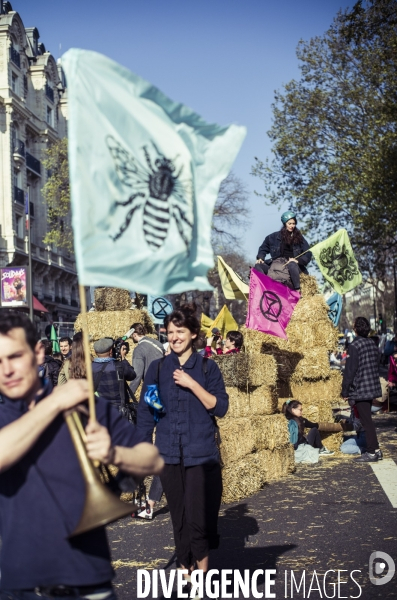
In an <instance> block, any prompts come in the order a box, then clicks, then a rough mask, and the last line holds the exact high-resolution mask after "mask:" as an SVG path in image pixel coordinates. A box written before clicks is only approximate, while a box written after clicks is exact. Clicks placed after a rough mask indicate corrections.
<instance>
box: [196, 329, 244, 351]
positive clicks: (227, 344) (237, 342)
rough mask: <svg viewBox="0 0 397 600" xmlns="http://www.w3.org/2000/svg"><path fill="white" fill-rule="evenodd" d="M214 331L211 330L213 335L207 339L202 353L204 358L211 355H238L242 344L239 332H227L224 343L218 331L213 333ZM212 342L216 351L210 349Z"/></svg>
mask: <svg viewBox="0 0 397 600" xmlns="http://www.w3.org/2000/svg"><path fill="white" fill-rule="evenodd" d="M214 329H215V328H214ZM214 329H213V330H212V333H213V334H214V335H213V336H212V337H209V338H207V346H206V348H205V351H204V356H206V357H207V358H210V357H211V356H212V355H213V354H217V355H221V354H238V353H239V352H240V350H241V348H242V345H243V342H244V338H243V334H242V333H240V332H239V331H229V332H228V333H227V335H226V339H225V341H224V342H223V340H222V336H221V334H220V331H219V329H218V330H217V331H214ZM214 340H215V344H216V350H214V349H213V348H212V347H211V346H212V342H213V341H214ZM222 346H223V347H222Z"/></svg>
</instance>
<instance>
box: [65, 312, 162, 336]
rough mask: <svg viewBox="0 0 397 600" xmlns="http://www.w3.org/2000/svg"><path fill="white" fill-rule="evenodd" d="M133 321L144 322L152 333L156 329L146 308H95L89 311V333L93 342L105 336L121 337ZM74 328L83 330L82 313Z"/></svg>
mask: <svg viewBox="0 0 397 600" xmlns="http://www.w3.org/2000/svg"><path fill="white" fill-rule="evenodd" d="M132 323H142V325H144V326H145V327H146V329H147V331H148V332H149V333H150V334H152V333H153V331H154V326H153V322H152V320H151V318H150V316H149V313H148V312H147V311H146V310H138V309H137V308H135V309H132V310H116V311H112V312H110V311H106V312H103V311H96V310H95V311H93V312H88V313H87V326H88V333H89V336H90V340H91V341H93V342H95V341H96V340H99V339H101V338H103V337H112V338H118V337H121V336H123V335H124V334H125V333H126V332H127V331H128V330H129V329H130V327H131V325H132ZM74 328H75V331H81V330H82V321H81V314H80V315H78V317H77V319H76V323H75V325H74Z"/></svg>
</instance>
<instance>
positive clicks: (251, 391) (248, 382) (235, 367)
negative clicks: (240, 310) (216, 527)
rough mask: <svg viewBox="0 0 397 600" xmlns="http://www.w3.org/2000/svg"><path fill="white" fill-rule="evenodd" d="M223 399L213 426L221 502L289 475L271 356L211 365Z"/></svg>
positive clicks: (290, 462) (284, 426) (289, 451)
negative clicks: (219, 464) (216, 429)
mask: <svg viewBox="0 0 397 600" xmlns="http://www.w3.org/2000/svg"><path fill="white" fill-rule="evenodd" d="M214 360H215V361H216V362H217V363H218V365H219V368H220V370H221V372H222V374H223V378H224V381H225V385H226V390H227V392H228V394H229V410H228V412H227V414H226V416H225V417H224V418H223V419H220V420H219V421H218V425H219V428H220V435H221V456H222V461H223V463H224V468H223V471H222V478H223V497H222V500H223V502H234V501H237V500H240V499H241V498H245V497H247V496H249V495H250V494H253V493H254V492H256V491H258V490H259V489H260V488H261V487H262V486H263V485H264V483H266V482H267V481H270V480H277V479H280V478H281V477H283V476H285V475H287V474H288V473H291V472H292V471H293V469H294V455H293V450H292V446H291V444H290V443H289V439H288V431H287V424H286V420H285V418H284V416H283V415H279V414H274V413H275V412H276V410H277V394H276V382H277V365H276V361H275V359H274V358H273V357H272V356H269V355H264V354H259V353H258V354H234V355H229V356H218V357H216V358H215V359H214Z"/></svg>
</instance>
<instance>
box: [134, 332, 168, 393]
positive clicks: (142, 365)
mask: <svg viewBox="0 0 397 600" xmlns="http://www.w3.org/2000/svg"><path fill="white" fill-rule="evenodd" d="M131 329H134V333H133V334H132V336H131V337H132V339H133V341H134V342H135V344H137V346H136V348H135V349H134V352H133V355H132V366H133V368H134V371H135V373H136V378H135V379H134V381H132V382H131V384H130V388H131V390H132V391H133V392H134V393H135V392H136V390H137V389H138V386H139V384H140V382H141V381H143V380H144V379H145V375H146V372H147V370H148V368H149V365H150V363H152V362H153V361H154V360H157V359H159V358H162V357H163V356H164V348H163V344H161V343H160V342H159V341H158V340H156V339H154V338H151V337H148V336H147V335H146V333H147V332H146V329H145V327H144V326H143V325H142V323H133V324H132V325H131Z"/></svg>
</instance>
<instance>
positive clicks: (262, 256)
mask: <svg viewBox="0 0 397 600" xmlns="http://www.w3.org/2000/svg"><path fill="white" fill-rule="evenodd" d="M281 221H282V223H283V226H282V228H281V229H280V231H275V232H274V233H271V234H270V235H268V236H267V237H266V238H265V241H264V242H263V244H262V245H261V246H260V248H259V250H258V255H257V257H256V258H257V262H256V264H255V269H256V270H257V271H261V272H262V273H264V274H265V275H267V274H268V272H269V269H270V266H271V265H272V263H274V262H275V261H276V260H277V261H278V262H280V266H279V271H280V272H282V271H283V270H284V272H285V273H286V275H287V276H288V274H289V277H290V279H291V282H292V287H293V288H294V289H295V290H300V274H301V273H306V274H307V270H306V266H307V265H308V263H309V262H310V260H311V258H312V253H311V252H307V250H309V244H308V243H307V241H306V240H305V238H304V237H303V235H302V234H301V232H300V231H299V229H298V228H297V226H296V223H297V218H296V214H295V213H294V212H292V211H291V210H288V211H287V212H285V213H283V214H282V215H281ZM303 252H305V254H303V255H302V256H300V254H302V253H303ZM268 254H270V259H267V260H266V256H267V255H268ZM295 257H299V258H295ZM285 265H286V266H287V268H285ZM270 275H271V273H269V276H270ZM280 281H282V279H280Z"/></svg>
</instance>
